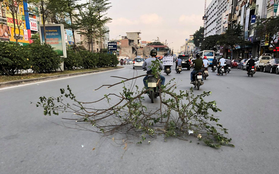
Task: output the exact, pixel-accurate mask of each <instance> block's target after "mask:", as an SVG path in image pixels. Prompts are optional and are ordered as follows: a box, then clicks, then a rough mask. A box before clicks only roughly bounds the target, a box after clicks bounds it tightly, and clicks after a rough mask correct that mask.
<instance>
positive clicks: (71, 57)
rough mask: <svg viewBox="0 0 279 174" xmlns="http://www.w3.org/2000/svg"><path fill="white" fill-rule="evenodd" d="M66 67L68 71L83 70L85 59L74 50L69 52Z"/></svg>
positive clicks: (65, 61) (65, 60) (65, 62)
mask: <svg viewBox="0 0 279 174" xmlns="http://www.w3.org/2000/svg"><path fill="white" fill-rule="evenodd" d="M64 66H65V69H66V70H74V69H76V68H83V58H82V57H81V54H80V52H76V51H74V50H73V49H68V50H67V58H66V59H64Z"/></svg>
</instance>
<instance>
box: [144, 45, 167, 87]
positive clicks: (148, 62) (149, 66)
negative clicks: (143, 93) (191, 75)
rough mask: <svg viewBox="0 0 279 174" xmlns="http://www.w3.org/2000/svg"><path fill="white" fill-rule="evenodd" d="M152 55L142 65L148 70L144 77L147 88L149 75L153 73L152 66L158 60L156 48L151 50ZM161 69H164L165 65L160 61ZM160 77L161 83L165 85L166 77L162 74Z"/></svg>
mask: <svg viewBox="0 0 279 174" xmlns="http://www.w3.org/2000/svg"><path fill="white" fill-rule="evenodd" d="M150 56H151V57H149V58H147V59H146V60H145V61H144V63H143V65H142V68H143V69H145V70H147V72H146V74H147V75H146V76H145V77H144V78H143V84H144V86H145V88H147V78H148V75H151V74H152V66H153V61H156V59H157V58H156V56H157V50H156V49H152V50H151V51H150ZM160 69H161V70H162V69H163V65H162V64H161V63H160ZM160 78H161V85H164V84H165V80H166V79H165V77H164V76H162V75H161V74H160Z"/></svg>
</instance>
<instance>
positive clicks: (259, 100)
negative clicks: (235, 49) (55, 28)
mask: <svg viewBox="0 0 279 174" xmlns="http://www.w3.org/2000/svg"><path fill="white" fill-rule="evenodd" d="M143 73H144V72H143V71H141V70H133V69H132V66H125V68H124V69H121V70H115V71H109V72H102V73H98V74H91V75H84V76H79V77H73V78H67V79H61V80H55V81H49V82H40V83H34V84H31V85H27V86H20V87H16V88H6V89H3V88H2V89H0V147H1V148H0V173H1V174H23V173H24V174H25V173H26V174H81V173H82V174H89V173H90V174H92V173H94V174H95V173H96V174H100V173H103V174H114V173H121V174H132V173H147V174H151V173H162V174H169V173H178V174H180V173H181V174H182V173H183V174H184V173H187V174H188V173H189V174H193V173H198V174H200V173H206V174H224V173H230V174H235V173H239V174H250V173H253V174H263V173H268V174H269V173H270V174H276V173H278V171H279V165H278V161H279V146H278V144H279V126H278V123H279V114H278V113H279V105H278V103H279V97H278V93H277V91H278V86H279V76H278V75H275V74H267V73H256V75H255V76H254V77H253V78H251V77H250V78H248V77H247V76H246V74H245V72H244V71H242V70H236V69H233V70H232V72H231V73H230V74H229V75H227V76H223V77H219V76H216V75H215V74H213V73H211V72H210V76H209V78H208V80H206V81H205V84H204V85H203V86H201V90H200V91H195V93H196V94H199V93H201V92H202V91H204V90H205V91H212V95H211V96H210V97H209V98H208V99H210V100H216V101H217V105H218V106H219V107H220V108H221V109H222V110H223V112H222V113H220V114H218V116H220V119H221V120H220V122H221V123H222V124H223V125H224V126H225V127H227V128H228V129H229V136H230V137H231V138H233V141H232V143H233V144H234V145H235V148H231V147H222V148H221V149H219V150H215V149H212V148H210V147H207V146H203V145H197V144H196V143H190V142H189V141H188V142H187V141H181V140H176V139H170V140H168V141H167V142H164V141H163V139H162V137H158V138H157V139H156V140H152V142H151V144H150V145H149V144H148V143H144V144H143V145H136V144H132V143H129V144H128V148H127V151H126V152H125V150H124V149H123V148H124V146H123V145H122V146H121V145H117V144H116V143H114V142H113V141H112V140H111V139H108V138H104V137H102V136H101V135H99V134H96V133H93V132H91V131H85V130H80V129H81V128H88V127H89V125H86V124H85V123H78V124H76V123H74V122H71V121H66V120H62V119H61V117H64V116H69V115H61V116H53V117H48V116H43V112H42V109H38V108H36V107H35V105H34V104H33V105H32V104H30V102H37V101H38V98H39V96H43V95H46V96H51V95H52V96H57V95H58V94H59V88H65V87H66V86H67V85H68V84H69V85H70V86H71V88H72V90H73V91H74V93H75V94H76V96H77V97H78V99H80V100H83V101H92V100H94V99H97V98H99V97H101V96H102V95H103V94H104V92H107V91H109V90H108V89H102V90H100V91H98V92H94V91H93V89H95V88H97V87H99V86H100V85H101V84H109V83H112V82H116V81H118V79H114V78H110V76H112V75H118V76H125V75H126V76H129V77H131V76H133V75H136V74H143ZM189 74H190V72H189V71H183V72H182V73H181V74H176V73H174V71H173V72H172V73H171V74H170V75H169V76H166V79H167V81H168V80H170V79H171V78H174V77H175V78H176V81H177V83H178V89H181V90H187V89H190V87H191V85H190V80H189V79H190V77H189ZM137 84H138V85H140V86H141V85H142V81H141V80H138V81H137ZM121 88H122V87H121V86H117V87H115V88H113V90H114V91H117V90H121ZM145 102H147V103H149V102H150V101H149V100H148V98H147V97H146V101H145ZM153 105H154V106H156V103H155V104H153ZM151 106H152V105H151ZM93 148H95V150H92V149H93ZM123 155H124V156H123Z"/></svg>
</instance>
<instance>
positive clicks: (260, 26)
mask: <svg viewBox="0 0 279 174" xmlns="http://www.w3.org/2000/svg"><path fill="white" fill-rule="evenodd" d="M255 29H256V36H257V37H259V38H260V39H261V40H263V39H266V37H268V40H269V44H270V45H271V46H272V47H276V43H275V40H276V36H277V37H278V35H277V33H278V31H279V18H278V17H276V18H273V17H271V18H267V19H260V20H258V21H257V23H256V27H255ZM277 44H278V43H277ZM278 54H279V53H278V52H277V56H278Z"/></svg>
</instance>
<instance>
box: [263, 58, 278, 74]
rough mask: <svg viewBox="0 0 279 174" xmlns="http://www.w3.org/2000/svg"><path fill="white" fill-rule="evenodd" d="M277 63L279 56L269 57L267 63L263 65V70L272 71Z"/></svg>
mask: <svg viewBox="0 0 279 174" xmlns="http://www.w3.org/2000/svg"><path fill="white" fill-rule="evenodd" d="M278 65H279V58H275V59H270V61H269V62H267V65H266V66H265V67H264V72H270V73H274V72H275V71H276V68H277V66H278Z"/></svg>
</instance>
